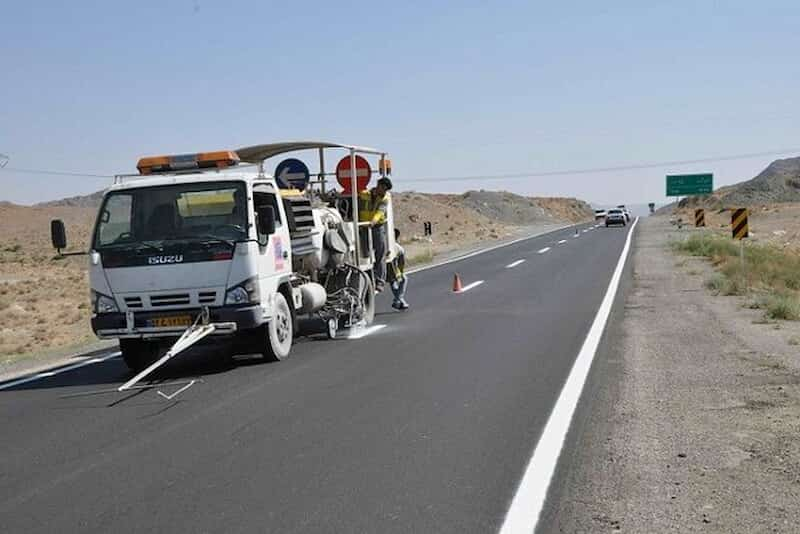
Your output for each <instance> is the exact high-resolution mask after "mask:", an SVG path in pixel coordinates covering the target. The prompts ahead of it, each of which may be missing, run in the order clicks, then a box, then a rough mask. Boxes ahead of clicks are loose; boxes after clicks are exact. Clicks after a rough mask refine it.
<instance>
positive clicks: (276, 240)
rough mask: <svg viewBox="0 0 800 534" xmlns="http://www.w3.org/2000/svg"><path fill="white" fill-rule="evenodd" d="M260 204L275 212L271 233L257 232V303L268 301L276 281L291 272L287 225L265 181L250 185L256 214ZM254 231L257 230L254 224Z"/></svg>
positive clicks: (278, 203)
mask: <svg viewBox="0 0 800 534" xmlns="http://www.w3.org/2000/svg"><path fill="white" fill-rule="evenodd" d="M262 206H270V207H272V209H273V210H274V212H275V232H274V233H273V234H272V235H270V236H266V235H261V234H259V236H258V240H259V243H265V242H266V245H259V247H258V259H257V264H258V281H259V285H260V287H261V302H262V303H269V304H270V306H269V307H270V308H271V300H270V298H271V296H272V295H274V294H275V293H276V292H277V290H278V285H279V283H280V281H281V280H282V279H283V278H285V277H286V276H287V275H289V274H290V273H291V272H292V258H291V252H292V251H291V241H290V236H289V225H288V224H287V221H286V214H285V213H284V211H283V206H282V205H281V202H280V199H279V197H278V193H277V191H276V190H275V188H274V187H273V186H272V185H271V184H268V183H257V184H254V185H253V207H254V208H255V211H256V213H258V209H259V208H260V207H262ZM256 231H257V232H259V229H258V225H256Z"/></svg>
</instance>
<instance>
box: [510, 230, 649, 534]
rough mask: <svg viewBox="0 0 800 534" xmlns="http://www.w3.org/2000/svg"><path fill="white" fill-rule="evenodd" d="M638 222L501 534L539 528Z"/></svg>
mask: <svg viewBox="0 0 800 534" xmlns="http://www.w3.org/2000/svg"><path fill="white" fill-rule="evenodd" d="M638 221H639V219H638V218H637V219H636V220H634V222H633V224H632V225H631V228H630V230H629V231H628V237H627V238H626V240H625V246H624V247H622V253H621V254H620V256H619V260H618V261H617V266H616V268H615V269H614V274H612V275H611V281H610V282H609V284H608V289H607V290H606V294H605V296H604V297H603V301H602V302H601V303H600V308H599V309H598V310H597V315H595V317H594V321H593V322H592V326H591V327H590V328H589V333H588V334H586V339H585V340H584V341H583V346H582V347H581V350H580V352H579V353H578V357H577V358H576V359H575V363H574V364H573V365H572V370H571V371H570V373H569V376H568V377H567V381H566V382H565V383H564V387H563V388H562V389H561V393H560V394H559V396H558V400H557V401H556V404H555V406H554V408H553V411H552V413H551V414H550V417H549V418H548V420H547V425H545V427H544V431H543V432H542V436H541V437H540V438H539V443H537V444H536V447H535V448H534V450H533V456H531V459H530V461H529V462H528V466H527V467H526V468H525V473H524V474H523V475H522V480H521V481H520V483H519V487H518V488H517V492H516V493H515V494H514V498H513V499H512V501H511V506H509V508H508V512H507V513H506V517H505V520H504V521H503V526H502V527H501V528H500V534H511V533H517V532H533V531H534V530H535V529H536V524H537V523H538V521H539V514H540V513H541V511H542V507H543V506H544V503H545V499H546V498H547V489H548V488H549V487H550V481H551V479H552V478H553V472H554V471H555V469H556V464H557V463H558V457H559V455H560V454H561V447H562V446H563V445H564V439H565V438H566V437H567V432H568V431H569V425H570V422H571V421H572V415H573V414H574V413H575V408H576V407H577V405H578V400H579V399H580V396H581V392H582V391H583V385H584V383H585V382H586V377H587V375H588V374H589V369H590V368H591V366H592V361H593V360H594V355H595V353H596V352H597V347H598V345H599V344H600V338H601V337H602V335H603V330H604V329H605V327H606V322H607V321H608V316H609V314H610V313H611V306H612V304H613V303H614V297H615V296H616V294H617V288H618V287H619V281H620V278H621V277H622V271H623V269H624V267H625V260H626V259H627V257H628V250H629V249H630V246H631V237H632V236H633V229H634V228H636V223H637V222H638Z"/></svg>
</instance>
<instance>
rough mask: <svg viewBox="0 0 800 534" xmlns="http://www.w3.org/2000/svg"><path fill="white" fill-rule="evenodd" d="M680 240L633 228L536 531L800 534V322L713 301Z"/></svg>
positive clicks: (661, 223)
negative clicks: (680, 252) (613, 302)
mask: <svg viewBox="0 0 800 534" xmlns="http://www.w3.org/2000/svg"><path fill="white" fill-rule="evenodd" d="M683 233H684V234H685V233H686V230H684V231H683ZM677 234H678V233H677V231H676V230H675V229H674V228H673V227H671V226H670V225H669V223H668V219H667V218H666V217H652V218H647V219H643V220H642V221H641V222H640V225H639V227H638V228H637V236H636V239H635V248H634V253H633V258H632V259H633V262H632V279H631V280H630V281H629V285H628V287H627V292H626V294H625V295H624V296H623V297H621V298H620V299H619V301H618V303H617V304H618V306H617V308H619V309H618V310H617V311H616V312H615V317H612V321H613V322H612V324H611V325H610V327H609V330H608V331H607V332H606V335H605V338H604V341H603V346H602V348H601V351H600V353H598V357H597V359H596V361H595V365H594V367H593V369H592V376H590V382H589V384H590V386H589V387H587V390H586V391H584V395H583V399H582V401H581V404H582V406H583V408H582V411H581V413H579V414H578V417H577V418H576V420H575V421H574V423H573V428H572V430H571V433H570V440H569V441H570V442H571V443H573V445H572V448H568V449H567V450H565V453H564V454H563V455H562V464H564V466H566V467H560V471H559V472H560V473H561V479H560V480H559V481H558V482H556V483H555V484H554V487H553V489H552V492H551V504H550V507H549V509H548V510H546V513H545V515H544V516H543V522H542V523H541V524H540V527H541V529H540V530H542V531H545V532H546V531H550V532H620V531H625V532H719V533H723V532H724V533H729V532H800V439H798V437H799V436H800V355H799V354H800V351H799V350H798V346H797V345H795V344H793V343H795V340H797V339H798V338H799V335H800V325H798V324H796V323H783V322H781V323H765V322H764V321H763V318H762V312H760V311H757V310H750V309H746V308H744V307H743V303H744V299H741V298H739V297H714V296H712V295H710V294H709V292H708V291H707V290H706V289H705V288H704V286H703V282H704V280H705V279H706V278H707V277H708V276H709V275H710V274H711V273H712V268H711V266H710V265H709V264H708V263H707V262H705V261H703V260H701V259H692V258H684V257H679V256H675V255H674V254H673V253H672V252H671V251H670V250H669V249H668V246H667V245H668V241H669V239H671V238H676V237H678V235H677ZM620 301H621V302H620ZM620 304H622V306H620Z"/></svg>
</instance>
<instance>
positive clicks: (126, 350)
mask: <svg viewBox="0 0 800 534" xmlns="http://www.w3.org/2000/svg"><path fill="white" fill-rule="evenodd" d="M119 350H120V352H122V360H123V361H124V362H125V365H127V366H128V369H130V370H131V371H133V372H134V373H138V372H139V371H141V370H143V369H144V368H146V367H147V366H148V365H150V364H151V363H153V362H154V361H156V360H157V359H158V357H159V356H160V355H161V347H160V346H159V344H158V342H157V341H145V340H143V339H120V340H119Z"/></svg>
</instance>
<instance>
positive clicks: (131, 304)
mask: <svg viewBox="0 0 800 534" xmlns="http://www.w3.org/2000/svg"><path fill="white" fill-rule="evenodd" d="M125 306H127V307H128V309H129V310H137V309H141V308H142V297H125Z"/></svg>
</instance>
